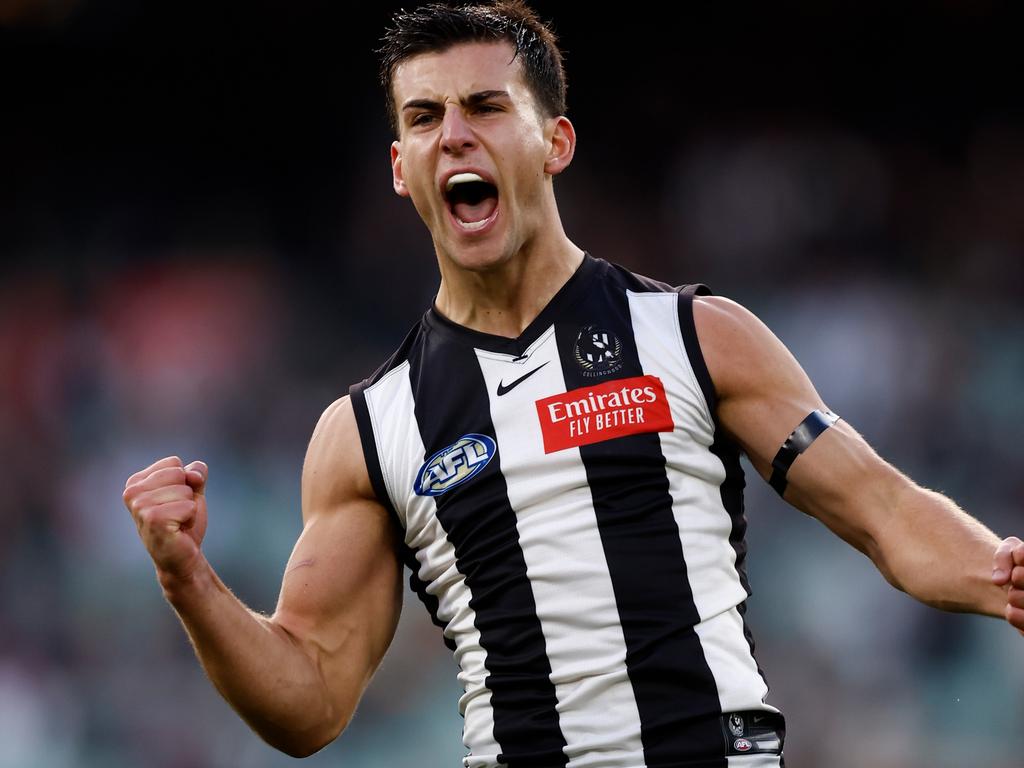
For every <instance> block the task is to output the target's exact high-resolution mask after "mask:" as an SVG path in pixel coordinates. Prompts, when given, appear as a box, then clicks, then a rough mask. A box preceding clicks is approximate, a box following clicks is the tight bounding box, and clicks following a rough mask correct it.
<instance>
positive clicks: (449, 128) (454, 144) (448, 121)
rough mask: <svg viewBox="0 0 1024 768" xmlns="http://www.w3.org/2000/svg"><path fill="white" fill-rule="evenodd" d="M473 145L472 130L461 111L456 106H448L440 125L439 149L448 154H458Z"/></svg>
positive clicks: (474, 138)
mask: <svg viewBox="0 0 1024 768" xmlns="http://www.w3.org/2000/svg"><path fill="white" fill-rule="evenodd" d="M475 144H476V137H475V136H474V135H473V129H472V128H471V127H470V125H469V123H468V122H467V121H466V116H465V115H464V114H463V112H462V110H461V109H460V108H459V107H457V106H449V107H448V109H446V110H445V113H444V119H443V121H442V123H441V148H442V149H443V150H444V151H445V152H447V153H449V154H459V153H460V152H462V151H464V150H466V149H470V148H471V147H473V146H474V145H475Z"/></svg>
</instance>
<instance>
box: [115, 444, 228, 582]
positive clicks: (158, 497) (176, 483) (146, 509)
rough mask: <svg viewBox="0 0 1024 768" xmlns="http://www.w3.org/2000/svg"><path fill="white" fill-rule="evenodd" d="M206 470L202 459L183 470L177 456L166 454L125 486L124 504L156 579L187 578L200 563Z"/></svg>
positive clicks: (137, 473) (132, 477)
mask: <svg viewBox="0 0 1024 768" xmlns="http://www.w3.org/2000/svg"><path fill="white" fill-rule="evenodd" d="M208 472H209V470H208V469H207V466H206V464H204V463H203V462H201V461H193V462H192V463H191V464H189V465H188V466H182V463H181V459H179V458H178V457H177V456H168V457H167V458H166V459H160V461H158V462H156V463H154V464H152V465H150V466H148V467H146V469H144V470H142V471H141V472H136V473H135V474H134V475H132V476H131V477H129V478H128V482H127V483H125V489H124V495H123V498H124V504H125V506H126V507H128V511H129V512H131V514H132V518H133V519H134V520H135V525H136V527H137V528H138V529H139V536H140V537H141V538H142V543H143V544H145V545H146V549H147V550H148V551H149V555H150V557H152V558H153V563H154V564H155V565H156V570H157V575H158V576H160V577H161V579H163V578H166V577H170V578H172V579H175V578H177V579H185V578H188V576H189V575H190V574H191V573H192V572H193V571H194V570H195V568H196V567H197V566H198V565H199V564H200V563H201V562H202V553H201V551H200V549H199V546H200V544H202V541H203V536H204V535H205V534H206V499H205V498H204V495H203V494H204V490H205V488H206V477H207V474H208Z"/></svg>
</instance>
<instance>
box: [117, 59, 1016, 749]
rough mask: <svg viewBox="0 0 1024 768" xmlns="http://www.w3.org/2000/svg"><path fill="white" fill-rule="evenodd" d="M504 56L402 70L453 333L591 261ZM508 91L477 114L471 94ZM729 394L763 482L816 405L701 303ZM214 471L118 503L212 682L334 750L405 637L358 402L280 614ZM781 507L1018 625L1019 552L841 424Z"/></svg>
mask: <svg viewBox="0 0 1024 768" xmlns="http://www.w3.org/2000/svg"><path fill="white" fill-rule="evenodd" d="M511 54H512V48H511V46H509V45H507V44H505V43H486V44H480V43H474V44H464V45H457V46H454V47H453V48H451V49H449V50H448V51H446V52H444V53H438V54H425V55H421V56H418V57H415V58H414V59H412V60H410V61H408V62H406V63H404V64H402V65H401V66H400V67H399V68H398V70H397V72H396V76H395V82H394V92H395V100H396V103H397V104H398V105H399V108H400V109H402V107H403V105H407V104H409V103H410V102H413V103H414V105H413V107H411V108H408V109H402V115H401V133H400V136H399V138H398V140H396V141H395V142H394V144H393V145H392V147H391V164H392V173H393V180H394V186H395V191H396V192H397V193H398V194H399V195H402V196H405V197H409V198H411V200H412V202H413V204H414V206H415V207H416V210H417V211H418V213H419V214H420V216H421V217H422V218H423V220H424V223H425V224H426V225H427V227H428V229H429V230H430V232H431V235H432V238H433V241H434V246H435V251H436V253H437V260H438V266H439V270H440V273H441V285H440V288H439V290H438V295H437V300H436V304H437V308H438V310H439V311H441V312H443V313H444V314H445V315H447V316H448V317H449V318H451V319H452V320H454V321H455V322H458V323H461V324H463V325H466V326H468V327H471V328H474V329H476V330H479V331H484V332H487V333H494V334H501V335H506V336H513V337H514V336H517V335H519V333H520V332H521V331H522V330H523V329H524V328H525V327H526V326H527V325H528V324H529V323H530V321H532V320H533V319H534V318H535V317H536V316H537V314H538V313H539V312H540V311H541V309H543V307H544V306H545V305H546V304H547V302H548V301H549V300H550V299H551V297H552V296H553V295H554V294H555V293H556V292H557V290H558V289H559V288H560V287H561V285H562V284H563V283H564V282H565V281H566V280H567V279H568V278H569V276H570V275H571V274H572V273H573V271H574V270H575V269H576V267H577V266H578V265H579V263H580V261H581V259H582V255H583V252H582V251H581V250H580V249H579V248H578V247H576V246H575V245H574V244H573V243H572V242H571V241H570V240H569V239H568V238H567V237H566V235H565V232H564V230H563V228H562V225H561V221H560V218H559V216H558V211H557V206H556V205H555V199H554V192H553V186H552V179H553V177H554V176H555V175H557V174H558V173H561V172H562V171H563V170H564V169H565V168H566V167H568V165H569V163H570V162H571V160H572V156H573V152H574V150H575V144H576V136H575V132H574V130H573V128H572V124H571V123H570V122H569V121H568V120H567V119H566V118H565V117H545V116H543V115H541V114H540V113H539V112H538V111H537V108H536V106H535V103H534V100H533V98H532V96H531V94H530V92H529V91H528V90H527V89H526V86H525V84H524V82H523V79H522V75H521V72H520V70H519V65H518V62H512V56H511ZM481 92H502V93H503V94H505V95H501V96H498V97H489V98H487V99H482V100H481V99H474V97H473V94H478V93H481ZM466 167H472V168H476V169H479V170H480V171H483V172H486V173H487V174H488V176H489V177H490V178H493V180H494V182H495V184H496V185H497V187H498V190H499V215H498V218H497V219H495V223H494V226H492V227H489V228H488V229H487V230H486V231H484V232H483V233H475V234H474V233H467V232H465V231H461V230H460V229H459V228H458V227H456V226H454V225H453V223H452V221H451V219H450V217H448V215H447V212H446V207H445V202H444V199H443V196H442V195H441V192H440V185H439V182H440V180H441V179H442V178H443V175H444V174H445V173H446V172H450V171H451V170H453V169H458V168H466ZM694 319H695V323H696V326H697V333H698V337H699V340H700V344H701V347H702V350H703V352H704V356H705V359H706V361H707V364H708V368H709V372H710V373H711V376H712V379H713V381H714V383H715V387H716V390H717V393H718V398H719V401H718V408H717V416H718V418H719V421H720V423H721V424H722V426H723V428H724V429H725V430H726V431H727V432H728V433H729V434H730V435H731V436H732V437H733V438H734V439H735V440H736V441H737V443H738V444H739V445H740V446H742V448H743V449H744V450H745V451H746V452H747V454H748V455H749V457H750V459H751V461H752V462H753V464H754V466H755V467H756V468H757V470H758V472H760V473H761V474H762V475H763V476H765V477H767V476H768V474H769V472H770V462H771V459H772V457H773V456H774V454H775V452H776V451H777V450H778V447H779V445H780V444H781V443H782V441H783V440H784V439H785V438H786V437H787V436H788V434H789V433H790V432H791V431H792V429H793V427H794V426H795V425H796V424H798V423H799V422H800V421H801V420H802V419H803V418H804V416H806V415H807V413H808V412H809V411H811V410H812V409H814V408H824V407H825V406H824V403H823V402H822V400H821V398H820V397H819V396H818V393H817V392H816V391H815V390H814V387H813V385H812V384H811V382H810V381H809V379H808V378H807V376H806V375H805V374H804V372H803V370H802V369H801V368H800V366H799V364H798V363H797V362H796V360H795V359H793V357H792V355H791V354H790V353H789V351H788V350H787V349H786V348H785V347H784V346H783V345H782V343H781V342H780V341H779V340H778V339H777V338H776V337H775V336H774V335H773V334H772V333H771V331H769V330H768V329H767V328H766V327H765V326H764V325H763V324H762V323H761V322H760V321H759V320H758V319H757V318H756V317H754V315H752V314H751V313H750V312H748V311H747V310H745V309H744V308H742V307H741V306H739V305H738V304H735V303H734V302H731V301H729V300H727V299H724V298H721V297H701V298H698V299H697V300H696V301H695V302H694ZM208 474H209V473H208V468H207V466H206V464H204V463H203V462H201V461H193V462H191V463H189V464H187V465H186V464H183V462H182V461H181V459H180V458H178V457H176V456H171V457H167V458H164V459H161V460H159V461H157V462H155V463H154V464H152V465H151V466H149V467H147V468H146V469H143V470H141V471H140V472H137V473H136V474H134V475H132V476H131V477H130V478H128V481H127V483H126V484H125V491H124V496H123V499H124V503H125V505H126V507H127V508H128V510H129V512H130V513H131V516H132V518H133V519H134V521H135V523H136V526H137V528H138V531H139V535H140V537H141V539H142V542H143V544H144V545H145V547H146V549H147V551H148V552H149V554H150V556H151V557H152V559H153V563H154V566H155V569H156V573H157V578H158V580H159V583H160V585H161V586H162V588H163V592H164V595H165V597H166V599H167V600H168V601H169V602H170V604H171V605H172V606H173V607H174V609H175V610H176V612H177V613H178V616H179V617H180V619H181V621H182V624H183V625H184V627H185V630H186V631H187V633H188V635H189V637H190V639H191V641H192V644H193V646H194V648H195V651H196V654H197V656H198V657H199V660H200V662H201V663H202V665H203V668H204V669H205V670H206V673H207V674H208V675H209V677H210V679H211V681H212V682H213V683H214V685H215V686H216V687H217V689H218V690H219V691H220V693H221V694H222V695H223V696H224V697H225V699H227V701H228V702H229V703H230V704H231V705H232V706H233V707H234V708H235V710H236V711H237V712H238V713H239V715H240V716H241V717H242V718H244V719H245V720H246V722H248V723H249V725H250V726H251V727H252V728H253V729H254V730H255V731H256V732H257V733H258V734H259V735H260V736H261V737H262V738H264V739H265V740H266V741H267V742H268V743H269V744H271V745H272V746H274V747H277V748H278V749H280V750H282V751H284V752H287V753H288V754H290V755H293V756H297V757H298V756H304V755H308V754H311V753H312V752H315V751H317V750H319V749H320V748H322V747H323V746H324V745H326V744H328V743H329V742H330V741H332V740H333V739H334V738H336V737H337V735H338V734H339V733H341V731H342V730H343V729H344V728H345V726H346V725H347V723H348V722H349V720H350V719H351V717H352V714H353V712H354V710H355V707H356V704H357V703H358V701H359V698H360V696H361V695H362V693H363V691H364V689H365V687H366V685H367V684H368V682H369V680H370V678H371V676H372V675H373V672H374V671H375V670H376V668H377V666H378V664H379V663H380V660H381V658H383V656H384V653H385V652H386V650H387V648H388V645H389V644H390V642H391V639H392V638H393V636H394V631H395V627H396V625H397V620H398V615H399V612H400V609H401V596H402V586H401V567H400V565H399V563H398V561H397V558H396V547H395V544H396V541H397V537H398V536H399V535H400V533H399V531H397V530H396V525H395V523H394V522H393V521H392V519H391V518H390V517H389V515H388V513H387V512H386V511H385V509H384V508H383V507H382V506H381V505H380V504H379V503H378V502H377V501H376V499H375V497H374V494H373V491H372V489H371V486H370V481H369V476H368V474H367V470H366V465H365V462H364V459H363V455H362V451H361V448H360V442H359V437H358V430H357V428H356V423H355V417H354V414H353V411H352V406H351V403H350V402H349V400H348V398H347V397H345V398H342V399H340V400H338V401H336V402H335V403H333V404H332V405H331V406H329V407H328V408H327V410H326V411H325V412H324V414H323V416H322V417H321V419H320V421H319V423H318V424H317V427H316V429H315V431H314V433H313V437H312V439H311V440H310V444H309V449H308V451H307V455H306V460H305V463H304V466H303V471H302V517H303V523H304V525H303V531H302V534H301V535H300V537H299V539H298V541H297V542H296V544H295V547H294V550H293V552H292V555H291V558H290V559H289V562H288V566H287V568H286V571H285V575H284V579H283V583H282V586H281V593H280V597H279V599H278V604H277V607H276V610H275V611H274V614H273V615H272V616H269V617H268V616H262V615H260V614H258V613H256V612H254V611H252V610H250V609H249V608H247V607H246V606H245V605H243V604H242V603H241V602H240V601H239V600H238V599H237V598H236V597H235V596H234V595H233V594H232V593H231V592H230V590H228V588H227V587H226V586H225V585H224V584H223V582H222V581H221V580H220V579H219V578H218V576H217V574H216V573H215V572H214V570H213V568H212V567H211V565H210V563H209V562H208V561H207V560H206V558H205V556H204V554H203V551H202V548H201V545H202V541H203V536H204V535H205V532H206V525H207V509H206V500H205V495H204V491H205V488H206V482H207V478H208ZM788 479H789V486H788V489H787V491H786V499H787V500H788V501H790V502H791V503H792V504H793V505H795V506H796V507H798V508H799V509H801V510H803V511H804V512H806V513H807V514H810V515H813V516H814V517H816V518H818V519H819V520H821V521H822V522H823V523H824V524H825V525H827V526H828V527H829V528H831V529H832V530H833V531H834V532H835V533H836V534H837V535H839V536H840V537H842V538H843V539H844V540H846V541H847V542H849V543H850V544H851V545H853V546H854V547H856V548H857V549H859V550H860V551H861V552H863V553H865V554H866V555H867V556H868V557H870V558H871V560H872V561H873V562H874V563H875V565H876V566H877V567H878V568H879V570H880V571H881V572H882V573H883V574H884V575H885V576H886V578H887V579H888V580H889V581H890V582H891V583H892V584H893V585H895V586H896V587H898V588H900V589H902V590H904V591H906V592H907V593H909V594H911V595H912V596H914V597H915V598H917V599H919V600H921V601H923V602H925V603H928V604H930V605H934V606H936V607H939V608H943V609H948V610H958V611H971V612H975V613H982V614H986V615H991V616H1001V617H1004V618H1005V619H1006V620H1007V621H1009V622H1010V624H1011V625H1013V626H1014V627H1016V628H1017V629H1018V630H1024V543H1022V542H1021V540H1020V539H1018V538H1016V537H1010V538H1007V539H1005V540H1003V541H1002V542H1000V541H999V539H998V538H997V537H996V536H995V535H994V534H992V533H991V532H990V531H989V530H988V529H986V528H985V527H984V526H982V525H981V524H980V523H979V522H978V521H976V520H974V519H973V518H971V517H970V516H969V515H967V514H966V513H964V512H963V511H962V510H960V509H959V508H958V507H956V505H955V504H953V502H952V501H950V500H949V499H947V498H945V497H943V496H941V495H939V494H936V493H933V492H931V491H928V490H925V489H922V488H920V487H919V486H917V485H916V484H914V483H913V482H912V481H911V480H910V479H909V478H907V477H906V476H905V475H903V474H902V473H900V472H899V471H897V470H896V469H895V468H893V467H892V466H891V465H889V464H888V463H886V462H885V461H883V460H882V459H881V458H879V456H878V455H877V454H876V453H875V452H874V451H873V450H872V449H871V448H870V446H868V445H867V443H865V442H864V440H863V439H862V438H861V437H860V436H859V435H858V434H857V433H856V432H855V431H854V430H853V429H852V428H851V427H850V426H849V425H848V424H846V423H845V422H842V421H841V422H839V423H838V424H836V425H835V426H834V427H832V428H831V429H829V430H827V431H826V432H825V433H823V434H822V435H821V436H820V437H819V438H818V440H816V441H815V442H814V443H813V444H812V445H811V446H810V447H809V448H808V450H807V451H805V452H804V453H803V454H802V455H801V456H800V457H799V458H798V459H797V460H796V462H795V463H794V465H793V467H792V469H791V470H790V472H789V476H788Z"/></svg>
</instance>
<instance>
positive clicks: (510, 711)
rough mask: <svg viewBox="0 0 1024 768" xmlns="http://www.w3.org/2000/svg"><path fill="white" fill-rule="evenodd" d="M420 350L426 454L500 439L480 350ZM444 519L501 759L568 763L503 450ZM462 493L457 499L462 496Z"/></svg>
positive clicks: (448, 497)
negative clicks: (454, 380)
mask: <svg viewBox="0 0 1024 768" xmlns="http://www.w3.org/2000/svg"><path fill="white" fill-rule="evenodd" d="M425 347H426V349H425V348H424V346H421V347H418V348H417V349H416V350H415V352H414V353H413V355H412V356H410V362H411V363H412V370H411V371H410V373H411V380H412V382H413V392H414V397H415V403H416V404H415V411H416V421H417V422H418V424H419V429H420V434H421V436H422V438H423V446H424V449H425V455H426V456H433V455H434V454H435V453H436V452H437V451H439V450H441V449H443V448H445V447H447V446H449V445H451V444H452V443H454V442H455V441H456V440H458V439H459V438H460V437H462V436H463V435H466V434H471V433H476V434H483V435H487V436H489V437H490V438H491V439H492V440H493V439H494V425H493V423H492V422H491V415H490V414H491V409H490V401H489V399H488V394H487V388H486V383H485V382H484V378H483V373H482V372H481V371H480V366H479V363H478V362H477V359H476V354H475V352H474V351H473V349H472V348H470V347H466V346H460V345H455V344H446V343H443V342H442V343H434V344H430V343H429V342H428V344H427V345H425ZM428 364H429V366H430V369H431V370H433V371H435V372H436V371H458V372H459V375H464V376H465V377H466V378H465V379H463V380H462V381H460V382H458V386H453V387H449V386H448V385H449V383H450V380H449V379H448V378H447V377H446V376H436V375H435V376H427V375H423V376H421V375H420V371H421V370H423V366H425V365H428ZM435 501H436V503H437V517H438V520H440V522H441V525H442V526H443V527H444V529H445V531H447V533H448V540H449V541H450V542H451V543H452V546H453V547H454V548H455V559H456V563H457V565H458V569H459V572H460V573H462V574H463V575H464V576H465V579H466V586H467V587H468V588H469V590H470V593H471V598H470V601H469V605H470V607H471V608H472V609H473V610H474V611H475V613H476V628H477V630H478V631H479V632H480V644H481V645H482V646H483V648H484V650H485V651H486V652H487V658H486V659H485V662H484V663H485V665H486V667H487V670H488V673H489V674H488V677H487V679H486V681H485V684H486V686H487V688H488V689H489V690H490V691H491V707H492V708H493V711H494V738H495V740H496V741H497V742H498V744H499V746H500V747H501V754H499V755H498V761H499V762H501V763H503V764H504V765H507V766H509V768H533V767H534V766H545V768H547V767H548V766H552V768H554V767H555V766H564V765H565V764H566V763H567V762H568V758H567V757H566V756H565V753H564V751H563V748H564V747H565V737H564V736H563V735H562V731H561V729H560V727H559V724H558V712H557V711H556V709H555V706H556V704H557V699H556V698H555V687H554V685H553V684H552V683H551V663H550V661H549V660H548V657H547V646H546V644H545V641H544V635H543V632H542V630H541V625H540V620H539V619H538V618H537V604H536V601H535V600H534V597H533V588H532V587H531V586H530V582H529V579H528V578H527V575H526V560H525V558H524V556H523V552H522V549H521V548H520V545H519V532H518V529H517V527H516V515H515V512H514V510H513V509H512V506H511V504H510V503H509V500H508V486H507V484H506V482H505V478H504V476H503V475H502V474H501V456H500V454H499V455H496V456H494V457H492V459H491V460H490V462H489V463H488V464H487V466H486V467H485V468H484V469H483V470H482V471H481V472H480V473H479V474H478V475H476V476H475V477H474V478H473V479H472V481H470V482H466V483H463V484H462V485H458V486H456V487H454V488H452V489H451V490H449V491H447V492H446V493H443V494H441V495H440V496H437V497H435ZM456 501H457V502H458V503H456Z"/></svg>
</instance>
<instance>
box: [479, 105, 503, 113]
mask: <svg viewBox="0 0 1024 768" xmlns="http://www.w3.org/2000/svg"><path fill="white" fill-rule="evenodd" d="M476 111H477V112H500V111H501V108H500V107H496V106H495V105H493V104H481V105H480V106H478V107H477V108H476Z"/></svg>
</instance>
